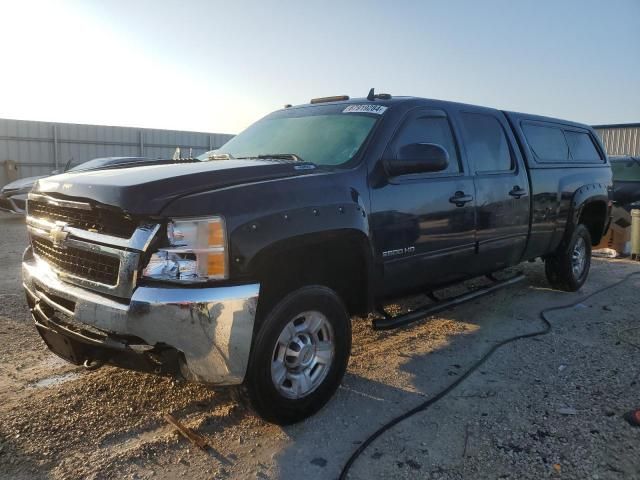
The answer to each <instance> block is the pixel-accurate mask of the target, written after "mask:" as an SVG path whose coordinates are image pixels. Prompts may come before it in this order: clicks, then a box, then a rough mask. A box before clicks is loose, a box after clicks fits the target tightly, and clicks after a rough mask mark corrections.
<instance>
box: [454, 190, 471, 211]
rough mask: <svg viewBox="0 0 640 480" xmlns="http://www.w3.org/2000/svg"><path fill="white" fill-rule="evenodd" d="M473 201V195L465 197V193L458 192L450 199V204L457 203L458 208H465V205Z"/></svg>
mask: <svg viewBox="0 0 640 480" xmlns="http://www.w3.org/2000/svg"><path fill="white" fill-rule="evenodd" d="M471 201H473V195H465V194H464V192H461V191H457V192H456V193H455V194H454V195H453V197H451V198H449V202H451V203H455V204H456V207H464V204H465V203H469V202H471Z"/></svg>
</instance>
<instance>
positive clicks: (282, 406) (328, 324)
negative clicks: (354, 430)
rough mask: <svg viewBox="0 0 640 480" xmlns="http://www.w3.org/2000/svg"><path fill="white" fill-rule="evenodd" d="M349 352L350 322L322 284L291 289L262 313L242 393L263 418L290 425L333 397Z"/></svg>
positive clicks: (331, 294) (343, 308) (333, 295)
mask: <svg viewBox="0 0 640 480" xmlns="http://www.w3.org/2000/svg"><path fill="white" fill-rule="evenodd" d="M350 352H351V321H350V319H349V315H348V314H347V311H346V309H345V307H344V304H343V303H342V301H341V299H340V298H339V297H338V295H337V294H336V293H335V292H334V291H333V290H331V289H329V288H326V287H322V286H307V287H303V288H300V289H298V290H295V291H294V292H292V293H290V294H288V295H287V296H286V297H284V298H283V299H282V300H281V301H280V302H278V303H277V304H276V305H275V306H274V307H273V308H272V309H271V310H270V312H268V313H267V315H266V316H265V318H264V320H263V321H262V322H261V324H260V326H259V328H258V331H257V333H256V335H255V340H254V344H253V349H252V352H251V358H250V360H249V365H248V369H247V375H246V378H245V383H244V385H243V388H242V391H243V392H244V393H245V396H246V398H247V399H248V400H249V403H250V406H251V407H252V408H253V409H254V410H255V411H256V412H257V413H258V414H259V415H260V416H261V417H263V418H264V419H265V420H268V421H271V422H274V423H278V424H283V425H285V424H290V423H294V422H297V421H300V420H302V419H304V418H306V417H308V416H310V415H313V414H314V413H316V412H317V411H318V410H320V409H321V408H322V407H323V406H324V404H325V403H326V402H327V401H328V400H329V399H330V398H331V396H332V395H333V394H334V392H335V391H336V389H337V388H338V386H339V385H340V382H341V380H342V377H343V376H344V372H345V370H346V368H347V363H348V360H349V354H350Z"/></svg>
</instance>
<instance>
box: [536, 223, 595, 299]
mask: <svg viewBox="0 0 640 480" xmlns="http://www.w3.org/2000/svg"><path fill="white" fill-rule="evenodd" d="M590 266H591V235H590V234H589V230H587V228H586V227H585V226H584V225H582V224H580V225H578V226H576V228H575V229H574V231H573V234H572V235H571V239H570V240H569V242H568V243H567V244H566V245H563V246H561V247H560V249H559V250H558V251H557V252H556V253H555V254H554V255H553V256H551V257H548V258H547V259H546V260H545V273H546V275H547V280H549V283H550V284H551V286H552V287H553V288H556V289H559V290H565V291H567V292H575V291H576V290H579V289H580V287H582V285H583V284H584V282H585V281H586V279H587V276H588V275H589V268H590Z"/></svg>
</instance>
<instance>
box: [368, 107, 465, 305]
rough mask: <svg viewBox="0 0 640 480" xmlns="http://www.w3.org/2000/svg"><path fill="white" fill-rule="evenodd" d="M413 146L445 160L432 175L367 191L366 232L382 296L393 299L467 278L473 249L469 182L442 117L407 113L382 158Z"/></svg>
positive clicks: (432, 112) (392, 180) (387, 181)
mask: <svg viewBox="0 0 640 480" xmlns="http://www.w3.org/2000/svg"><path fill="white" fill-rule="evenodd" d="M413 143H434V144H437V145H440V146H442V147H443V148H444V149H445V150H446V151H447V153H448V154H449V166H448V168H447V169H446V170H444V171H441V172H437V173H421V174H408V175H400V176H396V177H390V176H385V177H384V179H383V180H382V181H379V182H377V183H376V184H374V185H371V205H372V215H371V226H372V230H373V239H374V244H375V249H376V254H377V255H378V258H379V259H380V260H381V261H382V266H383V270H384V272H383V273H384V282H383V288H382V292H381V293H383V294H384V295H387V296H389V295H394V294H399V293H403V292H406V291H410V290H417V289H418V288H422V287H424V288H428V287H429V286H430V285H434V284H440V283H445V282H450V281H454V280H456V279H459V278H464V277H465V276H466V272H467V268H468V262H469V260H470V259H472V257H473V255H474V248H475V237H474V230H475V212H474V209H475V205H476V202H475V198H474V194H475V192H474V184H473V178H472V177H471V176H470V175H469V172H468V169H467V168H465V166H464V165H463V162H462V158H461V155H460V149H459V145H458V142H457V140H456V138H455V135H454V133H453V130H452V128H451V123H450V120H449V117H448V115H447V112H445V111H444V110H441V109H428V108H419V109H416V110H412V111H411V112H409V113H408V114H407V116H406V118H405V119H404V121H403V122H402V124H401V126H400V128H399V130H398V131H397V132H396V134H395V136H394V138H393V139H392V140H391V142H390V144H389V145H388V147H387V149H386V151H385V154H384V158H385V159H389V161H393V159H396V158H397V155H398V151H399V150H400V149H401V148H402V147H403V146H405V145H409V144H413Z"/></svg>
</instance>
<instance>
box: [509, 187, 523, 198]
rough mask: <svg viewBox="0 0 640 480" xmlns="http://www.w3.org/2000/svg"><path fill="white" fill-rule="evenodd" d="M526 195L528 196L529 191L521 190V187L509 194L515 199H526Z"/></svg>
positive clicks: (515, 188) (514, 188) (513, 189)
mask: <svg viewBox="0 0 640 480" xmlns="http://www.w3.org/2000/svg"><path fill="white" fill-rule="evenodd" d="M526 194H527V191H526V190H525V189H524V188H521V187H520V185H516V186H515V187H513V188H512V189H511V191H510V192H509V195H511V196H512V197H515V198H520V197H524V196H525V195H526Z"/></svg>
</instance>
